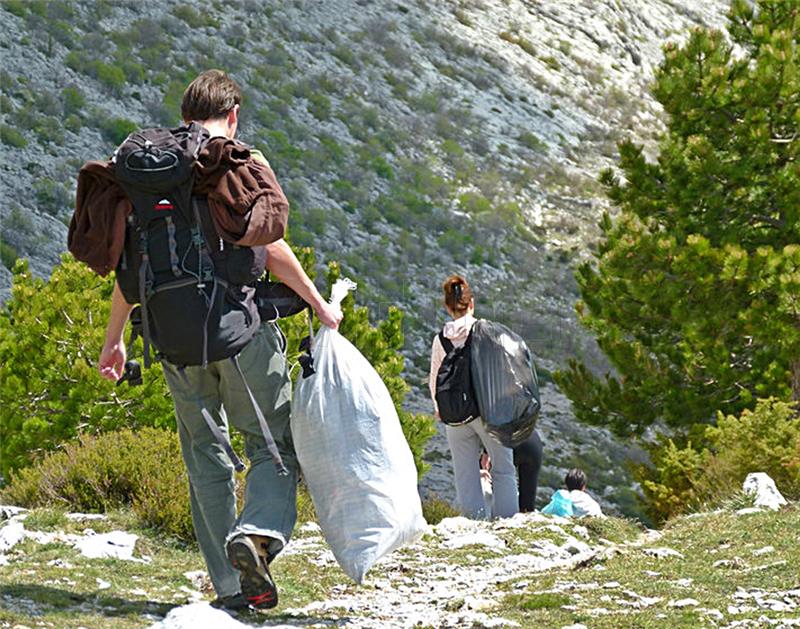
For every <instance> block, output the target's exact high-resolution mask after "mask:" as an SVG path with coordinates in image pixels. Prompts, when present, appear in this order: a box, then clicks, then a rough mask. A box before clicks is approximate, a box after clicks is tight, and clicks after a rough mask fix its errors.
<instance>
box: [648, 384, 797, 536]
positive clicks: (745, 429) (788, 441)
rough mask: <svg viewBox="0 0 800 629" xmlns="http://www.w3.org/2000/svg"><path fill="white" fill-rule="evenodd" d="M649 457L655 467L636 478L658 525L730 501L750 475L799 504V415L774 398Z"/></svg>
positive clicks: (663, 445)
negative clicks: (767, 479)
mask: <svg viewBox="0 0 800 629" xmlns="http://www.w3.org/2000/svg"><path fill="white" fill-rule="evenodd" d="M650 454H651V460H652V466H642V467H640V468H638V470H637V476H638V478H639V480H640V481H641V482H642V487H643V490H644V493H645V497H646V500H647V508H648V511H649V513H650V515H651V516H652V517H653V518H654V519H655V520H656V521H663V520H666V519H667V518H670V517H672V516H675V515H679V514H681V513H685V512H687V511H691V510H695V509H702V508H706V507H707V506H709V505H711V506H714V505H719V504H720V503H721V502H724V501H725V500H729V499H731V497H732V496H734V495H735V494H736V493H737V492H739V491H741V488H742V483H743V481H744V479H745V477H746V476H747V474H749V473H751V472H766V473H767V474H769V475H770V476H771V477H772V478H773V480H774V481H775V484H776V485H777V487H778V489H779V490H780V491H781V492H782V493H783V494H784V495H785V496H786V497H787V498H789V499H793V500H797V499H800V415H798V410H797V406H796V405H794V404H791V403H788V402H782V401H780V400H776V399H774V398H770V399H767V400H759V402H758V404H757V405H756V408H755V410H752V411H750V410H745V411H743V412H742V414H741V415H739V416H734V415H728V416H724V415H722V414H721V413H720V414H719V416H718V419H717V424H716V426H707V427H703V428H702V429H700V430H699V431H697V435H696V436H695V438H694V439H693V440H692V441H687V442H686V443H685V444H679V443H675V442H674V441H673V440H672V439H665V440H663V441H662V442H660V443H658V444H656V445H654V446H652V447H651V448H650Z"/></svg>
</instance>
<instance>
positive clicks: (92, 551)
mask: <svg viewBox="0 0 800 629" xmlns="http://www.w3.org/2000/svg"><path fill="white" fill-rule="evenodd" d="M137 539H139V536H138V535H134V534H133V533H126V532H124V531H111V532H110V533H102V534H100V535H87V536H86V537H82V538H80V539H78V540H77V541H76V542H75V548H77V549H78V550H79V551H80V552H81V554H82V555H83V556H84V557H89V558H90V559H102V558H106V557H108V558H112V559H127V560H132V559H134V557H133V549H134V547H135V546H136V540H137Z"/></svg>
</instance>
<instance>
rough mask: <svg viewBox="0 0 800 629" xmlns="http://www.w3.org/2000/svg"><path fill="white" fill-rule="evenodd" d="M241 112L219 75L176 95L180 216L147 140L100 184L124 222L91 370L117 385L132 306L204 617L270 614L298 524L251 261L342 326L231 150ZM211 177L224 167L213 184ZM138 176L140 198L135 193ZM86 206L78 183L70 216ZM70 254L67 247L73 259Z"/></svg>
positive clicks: (280, 371)
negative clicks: (160, 392)
mask: <svg viewBox="0 0 800 629" xmlns="http://www.w3.org/2000/svg"><path fill="white" fill-rule="evenodd" d="M240 101H241V92H240V89H239V86H238V85H237V84H236V83H235V82H234V81H233V80H232V79H231V78H229V77H228V76H227V75H226V74H225V73H224V72H221V71H219V70H210V71H207V72H204V73H202V74H200V75H199V76H198V77H197V78H196V79H195V80H194V81H193V82H192V83H191V84H190V85H189V86H188V88H187V89H186V92H185V93H184V97H183V102H182V105H181V113H182V116H183V119H184V122H185V123H186V127H181V129H180V130H179V131H180V133H177V134H173V135H174V136H175V137H176V138H178V143H179V144H180V146H183V147H187V146H188V147H190V148H192V147H194V148H192V150H190V151H185V152H186V153H187V154H189V156H190V158H191V159H192V162H191V163H190V167H191V168H192V169H193V170H192V172H193V175H192V177H194V178H193V179H191V182H192V183H190V184H189V186H190V188H189V189H188V190H187V191H186V193H185V194H184V195H183V196H184V197H185V202H183V201H181V193H180V190H179V186H178V184H177V183H176V184H175V191H174V192H169V193H167V192H162V191H160V190H161V189H157V186H156V184H155V183H154V178H153V177H154V176H155V175H154V173H155V174H156V175H157V174H158V173H163V172H166V169H168V168H170V167H171V164H172V163H173V162H174V163H177V162H179V161H180V159H182V156H181V151H180V150H178V149H175V150H172V149H170V150H166V149H165V150H160V148H159V146H158V141H157V140H153V139H143V140H141V141H139V140H136V138H134V137H133V136H131V137H129V139H128V141H126V142H125V143H123V145H121V146H120V148H119V149H118V151H117V153H116V155H115V160H116V161H115V162H114V163H113V164H112V167H111V170H112V171H113V172H114V173H115V174H116V179H117V180H119V185H120V186H122V188H123V189H124V191H125V193H126V196H127V197H128V199H129V200H130V203H131V204H132V205H133V211H132V212H131V214H129V215H128V217H127V219H126V220H127V226H126V228H125V229H126V230H127V231H126V232H125V244H124V246H123V247H122V252H121V254H120V255H121V257H120V260H119V262H118V263H117V262H115V260H114V258H115V257H119V256H114V255H113V254H112V255H111V256H110V259H111V260H112V264H116V269H117V281H116V283H115V286H114V292H113V296H112V301H111V313H110V316H109V321H108V327H107V330H106V337H105V343H104V345H103V349H102V351H101V354H100V359H99V362H98V369H99V371H100V374H101V375H102V376H103V377H105V378H108V379H113V380H119V379H120V378H121V377H122V375H123V372H124V366H125V363H126V348H125V343H124V341H123V329H124V327H125V324H126V322H127V320H128V317H129V315H130V314H131V311H132V309H133V308H134V306H133V305H132V303H131V302H138V303H140V304H141V309H142V327H143V328H144V330H145V339H144V340H145V345H146V346H147V342H148V341H149V340H150V339H148V338H147V335H148V334H149V335H150V336H151V337H152V341H153V344H154V346H155V347H156V348H157V349H158V350H159V351H160V353H161V354H162V365H163V371H164V375H165V378H166V380H167V384H168V386H169V389H170V392H171V394H172V397H173V400H174V403H175V413H176V418H177V425H178V434H179V437H180V442H181V449H182V453H183V458H184V462H185V463H186V466H187V470H188V475H189V490H190V499H191V507H192V519H193V523H194V528H195V533H196V536H197V541H198V545H199V547H200V550H201V552H202V554H203V557H204V559H205V561H206V565H207V567H208V572H209V576H210V577H211V581H212V583H213V585H214V589H215V591H216V593H217V597H218V598H217V601H215V605H217V606H221V607H225V608H228V609H238V608H244V607H247V606H248V605H250V606H253V607H256V608H262V609H267V608H271V607H274V606H275V605H277V602H278V595H277V589H276V587H275V583H274V581H273V580H272V577H271V575H270V572H269V567H268V566H269V563H270V562H271V561H272V559H274V558H275V556H276V555H277V554H278V553H279V552H280V551H281V549H282V548H283V547H284V545H285V544H286V543H287V542H288V539H289V536H290V534H291V532H292V529H293V527H294V523H295V519H296V502H295V501H296V494H295V492H296V485H297V470H298V466H297V460H296V457H295V454H294V446H293V444H292V437H291V432H290V427H289V414H290V400H291V384H290V380H289V375H288V370H287V365H286V359H285V356H284V353H283V352H284V339H283V338H282V336H281V334H280V331H279V329H278V328H277V325H275V324H274V323H263V322H262V323H261V324H260V325H259V319H258V310H257V308H256V307H255V305H254V299H255V290H254V289H253V288H252V286H251V285H250V283H251V282H250V280H252V279H254V278H255V277H257V276H258V275H260V274H261V272H262V271H263V268H264V266H263V260H264V259H263V251H262V250H260V249H259V247H265V248H266V268H267V269H268V270H269V271H270V272H271V273H272V274H273V275H275V276H276V277H278V278H279V279H280V280H282V281H283V282H284V283H285V284H286V285H288V286H289V287H290V288H291V289H293V290H294V291H295V292H296V293H297V294H298V295H299V296H300V297H302V298H303V299H304V300H305V301H306V302H307V303H308V304H309V305H310V306H311V307H312V308H313V309H314V310H315V311H316V314H317V316H318V317H319V319H320V321H321V322H322V323H323V324H324V325H327V326H329V327H332V328H336V327H338V325H339V322H340V321H341V318H342V314H341V311H340V310H339V309H338V308H334V307H332V306H330V305H329V304H328V303H327V302H325V301H324V300H323V299H322V297H321V296H320V294H319V292H318V291H317V289H316V288H315V287H314V284H313V282H312V281H311V280H310V279H309V278H308V276H307V275H306V273H305V272H304V271H303V269H302V267H301V266H300V264H299V262H298V260H297V258H296V257H295V256H294V254H293V253H292V251H291V249H290V248H289V246H288V245H287V244H286V242H285V241H284V240H283V228H284V227H285V223H286V216H285V214H286V213H287V212H288V203H287V202H286V199H285V197H284V196H283V192H282V191H281V189H280V186H279V185H278V184H277V181H275V179H274V175H273V174H272V171H271V169H269V166H268V165H267V164H266V163H265V162H258V158H257V157H254V156H253V155H252V154H251V153H250V151H249V149H248V147H246V146H245V145H243V144H240V143H238V142H236V141H235V140H234V139H233V138H234V136H235V134H236V128H237V125H238V116H239V104H240ZM192 134H195V135H196V136H197V138H199V139H198V140H197V144H196V146H195V145H194V144H192V142H194V141H195V140H194V139H193V137H194V136H192ZM147 137H149V136H147V135H146V132H143V135H142V138H147ZM187 138H188V139H187ZM173 139H174V138H173ZM137 141H138V142H139V143H138V144H137ZM181 143H182V144H181ZM131 144H133V146H130V145H131ZM176 155H177V160H176V159H174V158H175V156H176ZM226 160H227V161H226ZM257 162H258V163H257ZM198 164H199V166H198ZM221 164H228V165H229V166H226V167H225V168H224V169H223V170H222V171H219V169H220V165H221ZM84 168H86V167H84ZM126 169H127V170H126ZM148 169H149V170H148ZM215 169H216V170H215ZM146 171H147V172H146ZM212 171H213V172H212ZM218 171H219V172H218ZM175 172H178V171H175ZM148 173H150V174H148ZM145 175H146V176H145ZM102 176H104V175H101V177H102ZM140 176H141V177H142V178H144V180H146V181H147V185H148V186H149V187H143V186H139V187H137V186H138V184H137V182H138V181H140V179H137V177H140ZM126 177H127V179H126ZM148 177H149V178H148ZM166 189H167V188H164V190H166ZM142 190H143V191H144V192H142ZM84 192H86V195H87V196H90V195H91V192H92V191H91V190H89V191H84ZM147 193H151V194H154V195H155V196H151V197H147ZM115 194H116V193H115ZM142 195H144V196H142ZM118 196H119V195H118V194H117V196H114V197H112V198H114V199H117V197H118ZM85 198H86V197H84V196H82V191H81V184H80V183H79V191H78V205H79V209H80V204H81V200H82V199H85ZM142 199H144V201H142ZM227 199H230V200H231V201H230V202H231V203H232V204H235V203H237V202H238V201H240V200H242V199H244V200H245V201H244V202H245V205H246V207H244V208H243V209H242V213H241V215H236V214H234V215H231V216H228V215H226V214H225V213H223V212H222V210H220V207H221V205H224V201H226V200H227ZM142 207H144V209H142ZM182 208H183V209H184V211H182V212H181V211H178V210H181V209H182ZM265 208H266V209H265ZM76 213H77V210H76ZM144 216H147V217H150V218H143V217H144ZM131 217H133V218H131ZM153 217H154V218H153ZM137 221H138V223H137ZM146 221H147V222H146ZM76 229H77V228H76ZM70 232H71V233H70V239H71V240H72V239H73V228H72V227H71V230H70ZM267 233H269V235H268V236H265V234H267ZM232 234H233V235H232ZM76 239H77V236H76ZM237 239H238V240H237ZM265 240H266V241H268V242H265ZM159 247H163V251H161V250H160V249H159ZM77 248H78V245H77V244H76V247H75V249H73V243H72V242H71V243H70V250H71V251H73V253H75V251H76V250H77ZM95 253H96V252H95ZM259 255H261V256H262V257H259ZM76 257H79V256H78V254H77V253H76ZM79 259H84V258H79ZM159 260H160V261H161V267H159ZM259 260H260V261H261V266H260V267H258V264H259ZM93 268H96V266H93ZM112 268H113V267H112ZM170 274H172V275H173V276H172V277H171V276H170ZM164 278H166V279H164ZM243 280H247V281H243ZM140 296H141V298H140ZM148 328H150V329H148ZM197 331H199V332H197ZM184 337H185V338H184ZM181 343H183V344H184V345H190V346H187V347H185V348H183V347H181ZM145 359H146V360H147V354H146V355H145ZM228 423H230V424H233V426H235V427H236V428H237V429H238V430H239V431H240V432H241V433H242V435H243V436H244V444H245V451H246V454H247V456H248V458H249V460H250V468H249V470H248V473H247V481H246V487H245V494H244V505H243V508H242V510H241V512H240V514H239V515H238V517H237V515H236V497H235V493H234V476H233V471H234V467H236V468H237V469H240V468H241V462H240V461H238V458H237V457H236V455H235V453H233V451H232V449H231V448H230V446H229V442H228V441H227V438H226V435H227V432H228Z"/></svg>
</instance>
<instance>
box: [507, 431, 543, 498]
mask: <svg viewBox="0 0 800 629" xmlns="http://www.w3.org/2000/svg"><path fill="white" fill-rule="evenodd" d="M514 467H516V468H517V478H518V479H519V481H518V482H519V510H520V511H521V512H522V513H527V512H529V511H533V510H535V509H536V490H537V489H538V487H539V470H540V469H541V468H542V440H541V438H540V437H539V433H538V432H537V431H535V430H534V431H533V432H532V433H531V436H530V437H528V439H527V440H525V441H523V442H522V443H521V444H519V445H518V446H517V447H516V448H514Z"/></svg>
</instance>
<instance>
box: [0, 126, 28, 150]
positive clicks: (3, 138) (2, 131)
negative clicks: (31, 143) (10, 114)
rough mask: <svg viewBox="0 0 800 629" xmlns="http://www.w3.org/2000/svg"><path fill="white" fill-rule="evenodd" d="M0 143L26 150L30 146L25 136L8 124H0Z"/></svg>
mask: <svg viewBox="0 0 800 629" xmlns="http://www.w3.org/2000/svg"><path fill="white" fill-rule="evenodd" d="M0 142H2V143H3V144H6V145H7V146H13V147H14V148H17V149H24V148H25V147H26V146H28V141H27V140H26V139H25V138H24V137H23V135H22V134H21V133H20V132H19V131H17V130H16V129H15V128H14V127H10V126H8V125H7V124H0Z"/></svg>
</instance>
